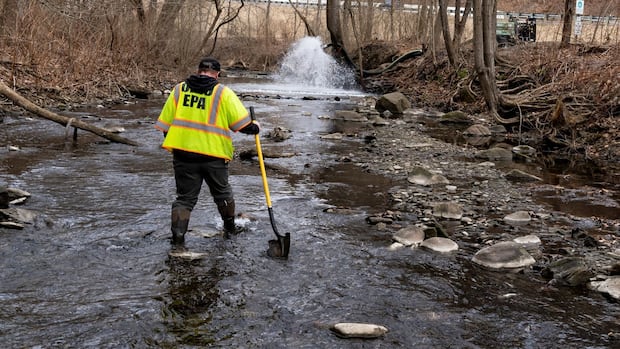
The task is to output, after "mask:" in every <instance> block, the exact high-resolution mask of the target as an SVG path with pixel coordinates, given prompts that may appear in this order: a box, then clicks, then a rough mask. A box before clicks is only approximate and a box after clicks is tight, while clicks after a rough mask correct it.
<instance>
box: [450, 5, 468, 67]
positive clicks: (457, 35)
mask: <svg viewBox="0 0 620 349" xmlns="http://www.w3.org/2000/svg"><path fill="white" fill-rule="evenodd" d="M455 7H456V12H455V14H454V37H453V38H452V47H453V48H454V53H455V54H456V55H459V54H460V53H461V38H462V37H463V31H465V25H466V24H467V18H469V14H470V13H471V8H472V0H466V1H465V9H464V11H463V17H461V10H460V8H461V0H456V1H455Z"/></svg>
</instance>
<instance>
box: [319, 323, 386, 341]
mask: <svg viewBox="0 0 620 349" xmlns="http://www.w3.org/2000/svg"><path fill="white" fill-rule="evenodd" d="M330 329H331V330H332V331H333V332H334V333H335V334H336V335H337V336H338V337H342V338H378V337H381V336H383V335H384V334H386V333H387V332H388V329H387V328H386V327H384V326H380V325H375V324H366V323H354V322H341V323H337V324H335V325H333V326H332V327H331V328H330Z"/></svg>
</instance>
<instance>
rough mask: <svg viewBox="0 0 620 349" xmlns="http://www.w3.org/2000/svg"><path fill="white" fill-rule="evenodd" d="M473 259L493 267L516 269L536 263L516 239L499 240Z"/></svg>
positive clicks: (482, 264) (475, 261)
mask: <svg viewBox="0 0 620 349" xmlns="http://www.w3.org/2000/svg"><path fill="white" fill-rule="evenodd" d="M472 261H473V262H474V263H476V264H479V265H481V266H484V267H487V268H491V269H516V268H523V267H527V266H529V265H532V264H534V263H536V260H534V258H533V257H532V256H531V255H530V254H529V253H528V252H527V250H526V249H525V248H524V247H523V246H521V244H518V243H516V242H514V241H504V242H498V243H497V244H495V245H492V246H488V247H485V248H483V249H481V250H480V251H478V252H476V254H475V255H474V257H473V258H472Z"/></svg>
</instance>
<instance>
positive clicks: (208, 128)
mask: <svg viewBox="0 0 620 349" xmlns="http://www.w3.org/2000/svg"><path fill="white" fill-rule="evenodd" d="M219 74H220V63H219V62H218V61H217V60H215V59H213V58H204V59H203V60H201V61H200V63H199V64H198V72H197V74H195V75H191V76H190V77H188V78H187V79H186V80H185V81H184V82H181V83H179V84H177V85H176V86H175V87H174V89H173V90H172V92H171V93H170V96H169V97H168V99H167V100H166V103H165V104H164V107H163V108H162V111H161V114H160V115H159V118H158V119H157V123H156V125H155V128H157V129H158V130H161V131H162V132H164V142H163V143H162V147H163V148H165V149H167V150H169V151H171V152H172V161H173V166H174V179H175V181H176V189H177V198H176V200H175V201H174V202H173V203H172V214H171V221H172V222H171V230H172V243H173V244H175V245H180V244H183V243H184V242H185V233H186V232H187V226H188V224H189V218H190V214H191V211H192V209H193V208H194V206H195V205H196V202H197V201H198V195H199V194H200V188H201V186H202V182H203V181H204V182H205V183H206V184H207V186H208V187H209V191H210V193H211V196H212V197H213V201H214V202H215V204H216V205H217V209H218V211H219V213H220V216H221V217H222V220H223V221H224V234H225V236H226V237H228V236H229V235H230V234H234V233H237V232H238V231H239V229H240V228H239V227H237V226H236V225H235V200H234V198H233V192H232V188H231V186H230V184H229V183H228V163H229V162H230V161H231V160H232V158H233V150H234V147H233V143H232V133H233V132H242V133H245V134H250V135H255V134H257V133H258V132H259V130H260V128H259V125H258V123H256V122H252V119H251V117H250V115H249V113H248V111H247V110H246V108H245V107H244V106H243V103H242V102H241V101H240V100H239V97H237V95H236V94H235V93H234V92H233V91H232V90H231V89H230V88H228V87H226V86H224V85H222V84H220V83H219V82H218V80H217V79H218V78H219Z"/></svg>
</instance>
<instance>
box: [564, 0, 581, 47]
mask: <svg viewBox="0 0 620 349" xmlns="http://www.w3.org/2000/svg"><path fill="white" fill-rule="evenodd" d="M576 1H577V0H564V24H563V25H562V43H561V44H560V47H566V46H568V45H570V37H571V33H572V32H573V17H575V6H576V4H577V3H576Z"/></svg>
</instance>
